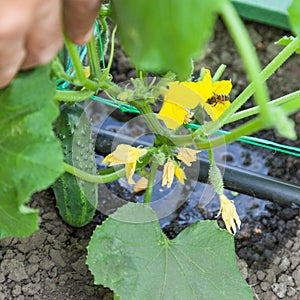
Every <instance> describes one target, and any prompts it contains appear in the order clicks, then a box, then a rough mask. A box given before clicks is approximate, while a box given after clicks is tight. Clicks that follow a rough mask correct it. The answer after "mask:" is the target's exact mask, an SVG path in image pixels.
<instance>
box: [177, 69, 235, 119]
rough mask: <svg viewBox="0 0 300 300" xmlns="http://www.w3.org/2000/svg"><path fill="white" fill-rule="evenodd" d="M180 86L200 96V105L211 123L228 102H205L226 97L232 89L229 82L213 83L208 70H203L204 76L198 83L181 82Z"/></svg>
mask: <svg viewBox="0 0 300 300" xmlns="http://www.w3.org/2000/svg"><path fill="white" fill-rule="evenodd" d="M182 84H183V85H185V86H187V87H190V88H191V89H192V90H193V91H195V92H196V93H198V94H199V95H200V96H201V97H200V98H201V100H200V104H201V105H202V106H203V108H204V110H205V111H206V112H207V113H208V115H209V116H210V117H211V119H212V120H213V121H215V120H217V119H218V118H219V117H220V115H221V114H222V113H223V112H224V111H225V110H226V109H227V108H228V106H229V105H230V101H216V102H215V103H212V104H209V103H208V102H207V101H208V100H209V99H211V98H212V97H218V96H220V95H221V96H223V95H226V96H228V95H229V93H230V91H231V89H232V83H231V81H230V80H221V81H215V82H213V81H212V78H211V74H210V71H209V70H208V69H205V76H204V78H203V80H201V81H198V82H183V83H182ZM200 98H199V99H200ZM203 100H204V101H203Z"/></svg>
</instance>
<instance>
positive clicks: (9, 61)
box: [0, 38, 26, 88]
mask: <svg viewBox="0 0 300 300" xmlns="http://www.w3.org/2000/svg"><path fill="white" fill-rule="evenodd" d="M6 42H7V43H4V42H0V88H2V87H4V86H6V85H7V84H9V82H10V81H11V80H12V79H13V78H14V76H15V75H16V74H17V73H18V71H19V69H20V66H21V64H22V62H23V60H24V58H25V53H26V52H25V49H24V41H23V39H22V38H19V39H17V40H15V39H13V40H12V39H11V40H10V39H7V40H6Z"/></svg>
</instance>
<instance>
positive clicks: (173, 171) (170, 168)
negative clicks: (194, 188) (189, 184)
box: [161, 159, 186, 188]
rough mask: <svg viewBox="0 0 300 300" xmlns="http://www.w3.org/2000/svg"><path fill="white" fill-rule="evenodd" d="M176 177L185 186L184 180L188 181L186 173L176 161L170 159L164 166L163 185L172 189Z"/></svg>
mask: <svg viewBox="0 0 300 300" xmlns="http://www.w3.org/2000/svg"><path fill="white" fill-rule="evenodd" d="M174 175H175V176H176V178H177V179H178V181H179V182H180V183H181V184H184V180H185V179H186V176H185V173H184V171H183V170H182V169H181V168H180V167H179V166H178V165H177V164H175V162H174V161H172V160H170V159H169V160H168V161H167V162H166V164H165V165H164V171H163V176H162V184H161V185H162V186H165V185H167V187H168V188H170V187H171V185H172V183H173V180H174Z"/></svg>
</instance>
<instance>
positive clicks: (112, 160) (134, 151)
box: [103, 144, 147, 184]
mask: <svg viewBox="0 0 300 300" xmlns="http://www.w3.org/2000/svg"><path fill="white" fill-rule="evenodd" d="M146 153H147V150H146V149H143V148H136V147H132V146H130V145H126V144H120V145H118V146H117V148H116V150H115V151H113V152H112V153H110V154H109V155H107V156H106V157H105V158H104V160H103V162H104V163H109V166H115V165H120V164H125V171H126V178H127V180H128V182H129V183H130V184H133V183H135V182H134V180H133V179H132V176H133V174H134V172H135V168H136V163H137V161H138V160H139V159H140V158H141V157H142V156H143V155H145V154H146Z"/></svg>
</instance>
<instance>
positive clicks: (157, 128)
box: [130, 100, 170, 137]
mask: <svg viewBox="0 0 300 300" xmlns="http://www.w3.org/2000/svg"><path fill="white" fill-rule="evenodd" d="M130 104H131V105H133V106H135V107H136V108H137V109H138V110H139V111H140V113H141V115H142V116H143V118H144V119H145V121H146V122H147V124H148V126H149V127H150V129H151V130H152V132H153V134H155V135H163V136H165V137H168V136H169V135H170V133H169V130H167V129H165V128H164V127H162V125H161V124H160V123H159V121H158V119H157V118H156V117H155V115H154V113H153V111H152V109H151V107H150V105H149V104H148V103H146V102H145V101H143V100H137V101H132V102H131V103H130Z"/></svg>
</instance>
